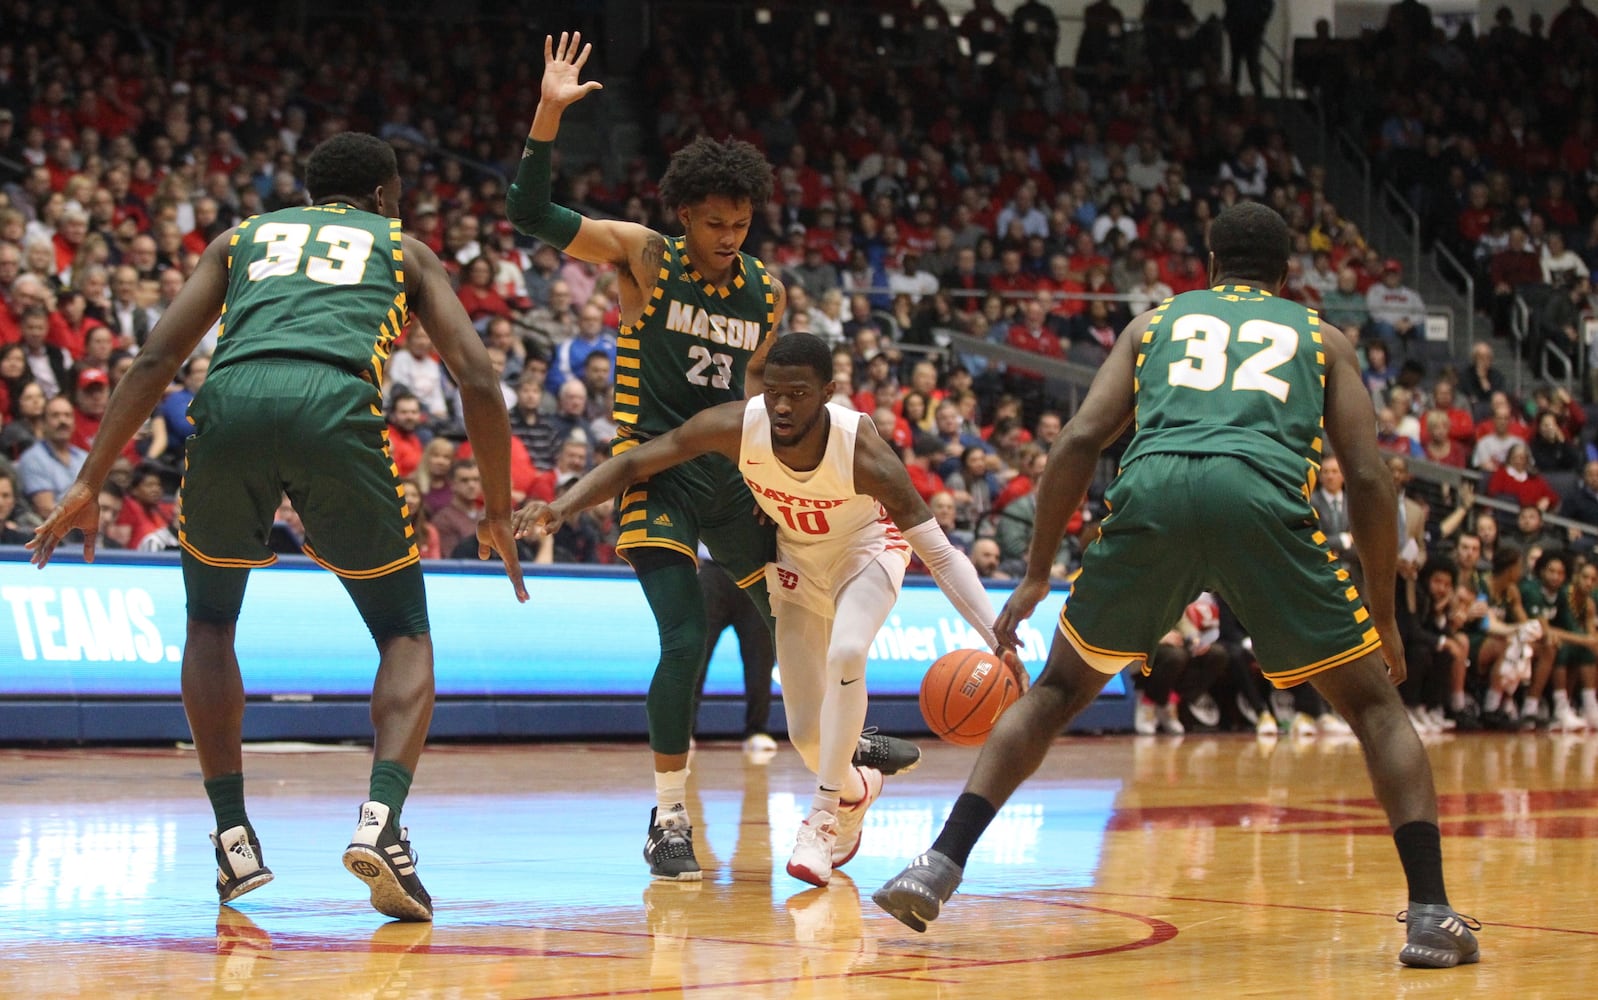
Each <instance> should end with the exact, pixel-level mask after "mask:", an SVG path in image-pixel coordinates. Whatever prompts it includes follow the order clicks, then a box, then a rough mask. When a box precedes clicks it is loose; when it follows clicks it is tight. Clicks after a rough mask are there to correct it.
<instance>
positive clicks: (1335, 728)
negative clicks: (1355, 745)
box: [1315, 712, 1354, 736]
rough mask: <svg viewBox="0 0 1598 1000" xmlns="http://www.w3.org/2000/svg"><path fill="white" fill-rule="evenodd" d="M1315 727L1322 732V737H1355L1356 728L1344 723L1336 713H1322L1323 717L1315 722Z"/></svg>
mask: <svg viewBox="0 0 1598 1000" xmlns="http://www.w3.org/2000/svg"><path fill="white" fill-rule="evenodd" d="M1315 727H1316V728H1317V729H1319V730H1320V732H1321V735H1322V736H1352V735H1354V727H1352V726H1350V725H1349V724H1348V723H1346V722H1344V721H1343V717H1342V716H1340V715H1338V714H1337V713H1335V712H1325V713H1322V715H1321V717H1320V718H1318V719H1316V720H1315Z"/></svg>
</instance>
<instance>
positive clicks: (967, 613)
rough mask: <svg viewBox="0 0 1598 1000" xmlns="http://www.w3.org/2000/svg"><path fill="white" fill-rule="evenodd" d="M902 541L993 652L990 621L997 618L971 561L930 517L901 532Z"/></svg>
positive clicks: (994, 640)
mask: <svg viewBox="0 0 1598 1000" xmlns="http://www.w3.org/2000/svg"><path fill="white" fill-rule="evenodd" d="M902 534H903V535H904V540H905V541H907V542H909V543H910V547H911V548H912V549H914V550H915V554H916V555H918V556H920V557H921V561H922V562H924V563H926V564H927V569H928V570H930V571H931V572H932V579H934V580H936V581H937V584H938V589H939V590H941V591H943V595H944V596H945V597H947V598H948V599H949V603H950V604H953V605H954V609H955V610H956V611H958V612H960V617H961V618H964V619H965V620H966V621H968V622H970V623H971V627H972V628H974V629H976V630H977V633H978V634H979V635H981V636H982V641H983V642H985V643H987V644H988V648H989V649H993V648H994V646H995V645H996V644H997V642H998V640H997V639H996V638H995V637H994V635H993V621H994V619H995V618H997V617H998V616H997V615H996V614H995V613H994V611H993V602H992V601H990V600H988V591H987V588H986V587H984V586H982V579H981V578H980V577H978V576H977V571H976V567H974V566H972V565H971V560H969V559H967V558H966V557H965V554H964V553H962V552H961V551H960V550H959V549H957V548H955V547H954V546H953V545H950V544H949V539H948V538H946V537H944V534H943V529H942V528H939V527H938V522H937V521H936V520H933V519H931V518H928V519H927V520H925V521H922V522H921V523H920V524H918V525H916V526H914V527H912V528H906V529H904V531H903V532H902Z"/></svg>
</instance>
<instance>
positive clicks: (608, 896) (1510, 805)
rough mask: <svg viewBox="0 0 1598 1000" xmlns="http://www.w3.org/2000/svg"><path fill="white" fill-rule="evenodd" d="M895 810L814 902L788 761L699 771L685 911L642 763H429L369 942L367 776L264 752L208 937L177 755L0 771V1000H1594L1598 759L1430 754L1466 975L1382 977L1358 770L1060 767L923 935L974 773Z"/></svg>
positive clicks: (1578, 754)
mask: <svg viewBox="0 0 1598 1000" xmlns="http://www.w3.org/2000/svg"><path fill="white" fill-rule="evenodd" d="M926 750H927V755H926V760H925V762H924V763H923V765H922V766H921V768H919V769H918V770H916V771H915V772H913V773H911V774H908V775H904V776H902V777H899V778H894V779H889V781H888V783H887V786H886V789H885V792H884V795H883V798H882V799H881V801H880V802H879V803H878V804H877V805H876V806H875V807H874V808H873V810H872V812H871V814H870V816H869V817H868V818H867V822H866V830H865V835H864V841H863V844H862V848H861V852H860V854H859V856H857V857H856V858H855V859H854V860H853V861H851V862H850V863H849V865H848V867H847V869H845V871H846V873H847V874H839V875H838V876H837V877H835V879H834V881H833V883H832V884H831V885H830V886H828V887H827V888H824V889H816V888H811V887H809V886H807V885H805V884H804V883H801V882H798V881H795V880H793V879H791V878H789V877H788V876H787V875H786V874H785V873H784V871H783V864H784V862H785V861H786V859H787V855H788V851H789V849H790V848H791V846H792V843H793V835H794V830H795V828H796V827H797V825H798V823H799V822H800V820H801V819H802V818H803V816H802V811H803V809H804V808H805V806H806V805H807V804H808V800H809V794H810V785H809V780H808V776H807V775H806V773H805V772H804V770H803V768H802V766H801V765H800V763H799V761H798V758H797V755H795V754H794V753H792V751H790V750H787V749H786V748H785V749H784V750H782V751H780V752H779V754H778V755H777V757H776V758H775V759H773V760H772V761H770V762H769V763H766V764H756V763H752V762H750V761H748V760H746V759H745V758H744V756H743V754H742V753H741V752H740V751H739V750H738V748H737V747H736V746H730V745H729V746H721V745H713V746H707V747H704V748H702V749H700V750H699V751H698V752H697V753H696V754H695V757H694V760H693V770H694V776H693V779H692V785H691V794H692V797H693V799H694V801H693V803H692V808H693V810H694V814H695V815H696V816H697V817H698V818H699V819H698V826H697V829H696V831H695V840H696V843H697V845H698V847H699V858H700V862H701V864H702V865H703V866H704V867H705V869H706V874H705V881H704V882H703V883H700V884H698V885H692V884H673V883H659V882H651V881H650V880H649V878H648V873H647V871H646V869H645V867H644V864H643V861H642V859H641V857H640V850H641V848H642V846H643V841H644V832H645V826H646V823H647V821H648V814H649V805H650V790H651V789H650V784H649V775H648V771H647V768H648V757H647V754H646V752H645V751H644V749H643V748H642V747H639V746H632V745H625V746H623V745H540V746H516V747H505V746H494V747H471V746H439V747H434V748H432V749H431V750H430V751H429V753H428V755H427V756H426V757H425V758H424V760H423V766H422V770H421V773H420V774H419V775H418V778H417V782H416V786H415V789H414V791H413V793H412V799H411V803H410V805H408V806H407V808H406V812H405V822H406V823H407V824H408V825H409V827H410V829H411V834H412V838H413V842H414V844H415V848H416V851H417V853H418V855H419V859H420V865H419V869H418V870H419V872H420V873H421V875H422V877H423V878H424V880H425V881H426V883H427V886H428V888H429V890H430V891H431V892H432V894H433V897H434V900H435V902H436V905H437V911H438V912H437V921H436V923H435V924H433V925H406V924H397V923H387V922H385V920H384V918H383V917H381V916H380V915H378V914H376V913H374V912H373V911H372V910H371V909H370V908H369V907H368V906H367V903H366V894H365V890H364V887H363V886H361V884H360V883H359V882H357V881H356V880H354V879H353V878H351V877H349V876H348V875H347V874H346V873H345V872H344V871H343V870H342V868H341V867H340V864H339V855H340V853H341V851H342V849H343V846H344V844H345V843H346V841H347V838H348V835H349V832H350V830H351V829H352V828H353V824H354V820H355V806H356V805H357V804H358V803H359V801H360V800H361V799H362V798H363V797H364V794H365V782H366V768H367V760H366V755H365V753H364V752H358V751H353V750H346V751H340V750H339V749H337V748H324V749H322V750H321V751H319V752H276V753H265V752H252V753H250V754H248V755H247V757H246V773H247V784H246V791H247V794H248V795H249V799H250V809H251V816H252V819H253V820H254V822H255V824H256V826H257V831H258V833H259V835H260V838H261V843H262V847H263V852H264V855H265V858H266V860H267V863H268V864H270V865H271V867H272V868H273V870H274V871H275V872H276V874H277V879H276V881H275V882H273V883H272V884H270V885H268V886H265V887H263V888H262V889H260V890H257V891H256V892H254V893H252V894H250V895H248V896H245V897H243V898H242V899H240V900H238V901H237V904H236V906H233V907H218V906H217V905H216V904H215V902H214V899H215V896H214V893H213V890H212V888H211V880H212V877H213V874H214V861H213V858H212V856H211V850H210V845H209V843H208V842H207V841H206V834H207V833H208V832H209V830H210V827H211V820H210V813H209V810H208V808H207V807H206V805H205V800H204V796H203V794H202V792H201V789H200V783H199V778H198V769H197V765H196V762H195V760H194V758H193V755H192V754H189V753H185V752H183V751H181V750H176V749H171V750H168V749H131V750H107V749H94V750H48V751H35V750H7V751H0V789H3V791H0V795H3V798H0V801H3V802H4V805H3V807H0V946H3V948H4V954H5V956H6V958H7V961H5V962H3V963H0V997H6V998H23V997H77V996H94V997H104V996H116V997H124V996H125V997H151V998H155V997H249V998H288V997H294V998H304V997H373V998H377V997H421V998H428V997H437V998H446V997H448V998H455V997H497V998H534V997H538V998H574V997H598V996H674V995H686V996H692V997H703V998H722V997H726V998H732V997H794V998H810V997H816V998H821V997H826V998H853V997H859V998H870V1000H900V998H912V997H914V998H920V997H939V998H966V997H970V998H978V997H981V998H991V997H1000V998H1003V1000H1026V998H1032V997H1038V998H1042V997H1048V998H1057V997H1062V996H1064V997H1070V996H1073V995H1080V996H1083V997H1090V996H1091V997H1106V998H1118V997H1136V998H1139V1000H1148V998H1155V997H1166V996H1222V995H1224V996H1275V995H1278V994H1280V993H1282V992H1283V991H1288V992H1291V993H1292V994H1293V995H1295V996H1300V997H1326V998H1332V997H1338V998H1341V997H1355V996H1358V997H1364V996H1377V995H1381V996H1403V997H1458V996H1466V995H1472V994H1478V993H1480V994H1483V995H1486V993H1487V991H1493V992H1494V993H1495V994H1497V995H1506V996H1507V995H1509V994H1511V993H1513V994H1516V995H1525V996H1541V997H1565V996H1569V997H1577V996H1581V997H1585V996H1590V995H1591V994H1592V993H1593V992H1594V990H1595V989H1598V974H1595V972H1594V971H1593V966H1594V963H1592V962H1589V961H1586V960H1585V959H1584V958H1582V956H1585V955H1590V954H1592V952H1593V949H1594V946H1595V945H1598V941H1595V935H1598V931H1594V930H1593V929H1592V928H1594V927H1598V902H1595V901H1594V900H1595V893H1594V891H1593V889H1594V872H1595V871H1598V781H1595V780H1594V779H1595V777H1598V736H1595V737H1581V736H1557V735H1546V734H1544V735H1535V734H1530V735H1513V736H1469V737H1458V738H1446V739H1442V740H1439V741H1437V742H1435V743H1434V744H1433V745H1432V746H1431V747H1430V753H1431V757H1432V760H1433V764H1434V767H1435V769H1436V772H1437V782H1438V788H1439V792H1440V795H1441V805H1442V817H1443V829H1444V836H1445V840H1444V853H1445V858H1446V864H1447V871H1448V877H1449V883H1450V892H1451V894H1452V896H1453V897H1454V902H1455V905H1456V906H1457V907H1459V908H1460V909H1461V910H1463V911H1464V912H1467V913H1471V914H1473V915H1475V916H1476V917H1478V918H1479V919H1481V920H1482V921H1483V922H1484V924H1486V927H1485V929H1484V931H1483V932H1482V934H1481V935H1480V937H1481V940H1482V949H1483V960H1482V964H1481V965H1479V966H1476V967H1473V968H1467V969H1459V970H1453V971H1448V972H1422V971H1417V970H1405V969H1402V968H1401V967H1400V966H1398V964H1397V963H1396V959H1395V956H1396V954H1397V951H1398V948H1399V947H1400V945H1401V944H1402V937H1403V929H1402V928H1401V927H1400V926H1399V925H1397V924H1396V923H1394V922H1393V915H1394V914H1395V913H1396V911H1398V910H1400V909H1402V908H1403V906H1404V904H1405V900H1404V892H1403V878H1402V874H1401V872H1400V869H1399V866H1398V861H1397V857H1396V855H1395V853H1394V851H1393V848H1392V841H1391V838H1390V836H1389V834H1388V831H1387V826H1386V822H1385V820H1384V818H1383V817H1382V814H1381V810H1380V809H1379V808H1378V807H1377V805H1376V803H1375V801H1374V800H1373V799H1372V797H1371V792H1370V787H1369V784H1368V781H1367V779H1366V776H1365V770H1364V764H1363V760H1362V758H1361V756H1360V753H1359V750H1358V747H1357V746H1356V745H1354V744H1353V743H1352V742H1348V741H1332V742H1328V741H1320V742H1311V743H1305V744H1295V743H1291V742H1287V741H1283V742H1282V743H1281V744H1280V745H1260V744H1256V743H1255V742H1254V741H1253V740H1251V739H1241V738H1234V737H1188V738H1186V739H1180V740H1172V739H1166V738H1159V739H1155V738H1138V739H1134V738H1092V739H1088V738H1082V739H1068V740H1062V741H1060V743H1059V744H1058V745H1057V746H1056V747H1055V748H1054V751H1053V753H1052V754H1051V756H1050V758H1049V759H1048V761H1047V762H1046V763H1045V764H1044V766H1043V768H1042V770H1041V771H1040V772H1039V774H1038V775H1037V776H1036V777H1035V778H1034V779H1033V780H1032V781H1031V782H1029V783H1028V784H1026V785H1024V786H1023V787H1022V789H1021V791H1020V792H1019V793H1018V795H1017V796H1016V799H1015V800H1014V801H1013V802H1012V803H1011V804H1010V805H1009V806H1008V807H1007V808H1006V809H1005V810H1004V811H1003V812H1002V813H1001V814H1000V817H999V819H998V820H997V821H996V823H995V824H994V826H993V827H992V829H991V830H990V831H989V834H988V836H987V837H986V838H985V839H984V840H983V842H982V844H981V845H980V846H979V848H978V850H977V853H976V854H975V855H974V856H973V858H972V862H971V864H970V866H969V867H968V869H967V876H966V882H965V884H964V885H963V886H962V889H961V892H960V893H959V894H958V895H957V896H956V897H955V898H954V899H953V900H952V901H951V903H950V904H949V906H948V908H947V909H946V910H945V915H944V917H943V919H941V920H939V921H938V922H937V923H936V924H934V925H933V926H932V928H931V929H930V930H929V932H928V933H926V934H924V935H918V934H915V933H913V932H911V931H910V930H908V929H907V928H905V927H903V926H902V925H900V924H898V923H897V922H896V921H894V920H893V919H892V918H891V917H889V916H887V915H886V914H884V913H882V912H880V911H879V910H877V908H876V907H875V906H874V905H873V904H872V903H871V901H870V893H871V892H872V890H874V889H875V888H876V887H877V886H878V885H880V884H881V883H882V882H883V881H884V880H885V879H886V878H888V877H889V876H891V875H892V874H893V873H894V872H896V871H897V870H898V869H899V868H900V867H901V866H902V864H903V863H904V862H905V860H907V859H908V858H909V857H911V856H913V855H914V854H915V853H916V852H917V851H919V850H921V849H922V848H923V847H925V846H926V845H927V844H928V843H929V842H930V841H931V838H932V837H933V835H934V834H935V832H936V830H937V828H938V826H939V825H940V824H941V822H942V820H943V817H944V815H945V814H946V812H947V810H948V808H949V806H950V804H951V803H952V802H953V800H954V798H955V797H956V796H957V795H958V794H959V791H960V787H961V785H962V783H963V781H964V778H965V775H966V773H967V771H968V770H969V768H970V765H971V762H972V761H973V760H974V758H975V751H971V750H962V749H959V748H955V747H950V746H945V745H938V744H933V745H929V746H927V748H926Z"/></svg>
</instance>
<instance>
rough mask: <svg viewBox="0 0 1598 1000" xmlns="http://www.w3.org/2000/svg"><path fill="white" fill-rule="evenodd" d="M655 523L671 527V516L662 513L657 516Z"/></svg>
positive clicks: (663, 526)
mask: <svg viewBox="0 0 1598 1000" xmlns="http://www.w3.org/2000/svg"><path fill="white" fill-rule="evenodd" d="M654 523H655V524H658V525H660V526H661V527H662V528H669V527H671V518H670V517H668V516H667V515H665V514H662V515H660V516H659V517H657V518H655V521H654Z"/></svg>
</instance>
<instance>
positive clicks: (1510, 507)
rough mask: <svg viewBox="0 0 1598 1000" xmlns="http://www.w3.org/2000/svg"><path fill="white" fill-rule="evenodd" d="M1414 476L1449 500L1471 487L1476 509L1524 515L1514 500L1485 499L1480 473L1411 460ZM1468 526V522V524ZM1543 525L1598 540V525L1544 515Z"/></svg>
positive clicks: (1473, 506)
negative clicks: (1448, 497)
mask: <svg viewBox="0 0 1598 1000" xmlns="http://www.w3.org/2000/svg"><path fill="white" fill-rule="evenodd" d="M1409 473H1410V476H1411V477H1412V478H1413V479H1415V480H1419V481H1420V482H1423V483H1426V484H1428V485H1430V486H1434V487H1442V488H1445V489H1446V490H1447V491H1448V493H1446V494H1443V495H1445V496H1458V494H1459V488H1460V486H1461V485H1462V484H1464V483H1469V484H1470V485H1471V487H1472V488H1473V489H1474V490H1475V491H1476V492H1475V496H1474V497H1473V498H1472V501H1471V506H1472V508H1482V509H1485V510H1491V511H1495V512H1497V513H1499V514H1507V515H1510V518H1511V519H1512V518H1513V517H1514V516H1515V515H1518V514H1519V513H1520V505H1519V504H1517V503H1515V502H1514V501H1512V500H1505V499H1502V498H1500V497H1490V496H1485V495H1484V494H1483V492H1482V487H1483V486H1484V485H1485V480H1486V476H1485V475H1484V474H1483V473H1481V472H1480V471H1478V470H1476V469H1457V468H1455V467H1453V466H1451V465H1440V464H1438V463H1437V462H1431V461H1427V460H1426V459H1423V458H1411V459H1410V460H1409ZM1467 523H1468V522H1467ZM1543 524H1544V525H1545V526H1547V527H1550V528H1557V529H1559V530H1561V531H1567V532H1574V533H1576V534H1578V535H1586V536H1588V537H1590V538H1593V539H1598V525H1592V524H1587V523H1586V522H1585V521H1575V520H1572V519H1570V518H1568V517H1560V516H1559V515H1558V514H1547V513H1545V514H1543Z"/></svg>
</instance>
